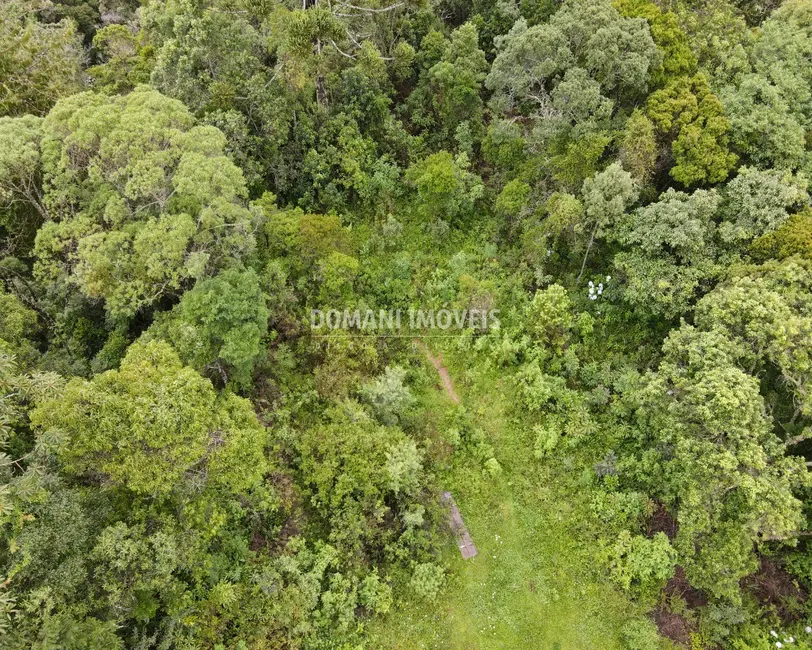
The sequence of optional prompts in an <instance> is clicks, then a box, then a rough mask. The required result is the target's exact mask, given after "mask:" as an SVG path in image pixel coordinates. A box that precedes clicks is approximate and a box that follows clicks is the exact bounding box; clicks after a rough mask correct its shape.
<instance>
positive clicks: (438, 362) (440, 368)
mask: <svg viewBox="0 0 812 650" xmlns="http://www.w3.org/2000/svg"><path fill="white" fill-rule="evenodd" d="M414 342H415V343H416V344H417V346H418V347H419V348H420V349H421V350H423V354H425V355H426V358H427V359H428V360H429V361H431V365H433V366H434V369H435V370H436V371H437V374H438V375H440V383H441V384H442V386H443V388H444V389H445V392H446V394H447V395H448V396H449V397H450V398H451V401H452V402H454V404H459V403H460V398H459V397H458V396H457V393H456V392H455V391H454V384H453V383H452V381H451V375H449V374H448V368H446V367H445V365H444V364H443V357H442V355H437V356H434V355H433V354H432V353H431V350H429V347H428V346H427V345H426V344H425V343H424V342H423V341H421V340H420V339H415V340H414Z"/></svg>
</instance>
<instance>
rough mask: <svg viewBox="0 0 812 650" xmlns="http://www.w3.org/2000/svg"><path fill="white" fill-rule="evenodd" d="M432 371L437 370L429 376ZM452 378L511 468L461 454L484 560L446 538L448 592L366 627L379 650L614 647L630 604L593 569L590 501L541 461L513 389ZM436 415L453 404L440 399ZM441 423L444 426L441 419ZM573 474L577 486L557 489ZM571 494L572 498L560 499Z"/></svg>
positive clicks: (453, 369) (403, 606)
mask: <svg viewBox="0 0 812 650" xmlns="http://www.w3.org/2000/svg"><path fill="white" fill-rule="evenodd" d="M432 371H433V369H432ZM449 371H450V375H451V377H452V379H453V380H454V385H455V389H456V392H457V394H458V395H459V396H460V399H461V401H462V403H463V405H464V406H465V407H466V408H468V410H469V411H471V412H472V413H473V414H474V418H475V420H476V423H477V425H478V426H480V427H482V428H483V429H484V430H485V432H486V435H487V436H488V439H489V442H490V443H491V444H492V445H493V446H494V448H495V456H496V458H497V460H498V461H499V463H500V464H501V465H502V467H503V472H502V474H501V475H499V476H497V477H495V478H494V477H490V476H485V475H483V472H482V470H481V468H480V466H479V465H478V463H477V461H476V460H475V459H474V458H473V457H472V456H471V455H470V454H465V453H459V452H458V453H455V454H454V455H453V456H452V457H451V459H450V464H449V466H448V467H447V468H446V469H444V470H441V473H440V475H439V481H440V484H441V485H442V486H443V487H444V488H445V489H448V490H451V491H452V493H453V494H454V497H455V499H456V501H457V504H458V505H459V507H460V511H461V512H462V515H463V517H464V518H465V523H466V524H467V526H468V529H469V531H470V533H471V536H472V538H473V540H474V543H475V544H476V546H477V548H478V550H479V555H478V556H477V557H476V558H474V559H471V560H463V559H462V558H461V556H460V554H459V552H458V551H457V548H456V546H455V544H454V541H453V538H452V537H451V536H449V539H448V544H447V550H446V552H445V558H444V559H445V560H446V563H447V566H449V568H450V575H449V579H448V584H447V587H446V588H445V590H444V591H443V592H442V594H441V595H440V597H439V598H438V599H437V601H436V602H435V603H432V604H431V605H426V604H423V603H417V602H405V603H399V604H398V605H397V606H396V607H395V608H393V612H392V613H391V614H390V615H389V616H387V617H386V618H384V619H382V620H378V621H376V622H375V623H374V624H373V625H372V626H371V628H370V629H369V638H370V644H369V647H370V648H376V649H377V648H381V649H384V648H388V649H393V650H394V649H398V650H405V649H407V648H408V649H412V648H438V649H443V650H454V649H460V650H462V649H465V650H486V649H497V648H499V649H505V650H507V649H510V650H535V649H539V650H587V649H590V650H591V649H596V650H612V649H614V648H619V647H620V645H619V640H618V637H619V628H620V626H621V625H622V624H623V623H624V622H625V621H626V620H627V619H628V618H629V617H631V616H633V615H634V614H635V611H634V608H633V606H632V605H631V604H630V603H629V602H628V601H627V600H626V599H625V598H624V597H623V595H622V594H620V593H619V592H618V591H616V590H615V589H614V588H613V587H612V586H611V585H610V584H608V583H607V582H606V580H605V578H604V577H603V576H602V574H601V573H600V571H599V570H598V569H597V568H596V567H595V566H594V559H593V555H592V553H591V551H590V547H591V541H590V540H589V539H583V535H579V530H580V529H581V526H580V522H581V521H582V520H583V509H584V507H585V504H584V503H582V502H574V501H573V499H579V498H583V499H586V498H587V497H585V496H583V497H579V492H578V491H577V489H575V488H573V482H574V481H575V479H573V478H571V477H565V470H564V469H563V468H551V467H545V466H543V465H542V464H541V463H539V461H537V460H536V459H535V458H534V457H533V453H532V443H533V440H532V437H533V434H532V431H524V430H523V427H522V426H521V425H519V423H517V422H515V421H511V419H510V417H509V410H508V404H509V399H510V398H509V392H510V389H509V386H507V385H506V383H507V382H505V381H503V380H500V378H499V377H497V376H487V377H480V378H479V379H478V380H476V379H472V378H471V377H470V376H468V375H466V373H465V371H464V370H463V368H462V367H461V366H460V365H458V364H454V363H453V358H452V359H451V363H450V364H449ZM426 401H427V402H429V403H430V408H432V409H437V410H443V409H446V410H447V409H449V408H451V407H452V404H451V401H450V400H449V399H448V398H447V396H445V395H444V394H442V393H440V392H439V391H438V392H436V393H435V394H434V395H428V396H426ZM441 419H442V417H441V418H440V420H441ZM562 478H566V481H567V483H568V486H569V487H568V488H567V489H565V488H564V487H563V486H562V485H561V484H560V483H561V480H562ZM565 493H566V497H564V496H563V495H564V494H565Z"/></svg>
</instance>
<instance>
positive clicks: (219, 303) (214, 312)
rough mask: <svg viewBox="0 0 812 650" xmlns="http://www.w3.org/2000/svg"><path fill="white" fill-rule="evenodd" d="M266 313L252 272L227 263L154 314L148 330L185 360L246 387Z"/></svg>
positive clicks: (265, 329) (265, 327) (264, 330)
mask: <svg viewBox="0 0 812 650" xmlns="http://www.w3.org/2000/svg"><path fill="white" fill-rule="evenodd" d="M268 317H269V312H268V308H267V307H266V305H265V294H264V293H263V291H262V289H261V288H260V284H259V279H258V278H257V275H256V273H254V272H253V271H252V270H247V271H240V270H238V269H228V270H226V271H223V272H222V273H220V274H219V275H217V276H215V277H213V278H207V279H204V280H201V281H200V282H198V284H196V285H195V287H194V288H193V289H191V290H190V291H187V292H186V293H185V294H183V297H182V298H181V301H180V302H179V303H178V304H177V305H175V307H174V308H173V309H172V311H171V312H167V313H164V314H159V315H158V317H157V318H156V320H155V323H154V324H153V325H152V327H151V328H150V330H149V334H150V336H151V337H154V338H161V339H164V340H166V341H168V342H169V343H171V344H172V347H173V348H175V350H176V351H177V352H178V355H179V356H180V358H181V359H182V360H183V362H184V363H185V364H188V365H190V366H192V367H193V368H196V369H197V370H200V371H203V372H204V373H210V374H212V375H213V376H214V377H216V378H217V380H222V382H223V383H224V384H225V383H229V382H233V383H234V385H236V386H239V387H247V386H248V385H249V384H250V381H251V372H252V370H253V368H254V364H255V363H256V361H257V359H258V358H259V356H260V354H261V353H262V342H263V338H264V337H265V335H266V334H267V332H268Z"/></svg>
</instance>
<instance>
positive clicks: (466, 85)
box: [409, 23, 488, 146]
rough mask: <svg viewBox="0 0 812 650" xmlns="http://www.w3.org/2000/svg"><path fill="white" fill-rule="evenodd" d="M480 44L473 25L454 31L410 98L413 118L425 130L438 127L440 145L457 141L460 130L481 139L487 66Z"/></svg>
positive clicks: (437, 137) (463, 26)
mask: <svg viewBox="0 0 812 650" xmlns="http://www.w3.org/2000/svg"><path fill="white" fill-rule="evenodd" d="M478 41H479V34H478V32H477V28H476V27H475V26H474V25H473V23H466V24H464V25H462V26H461V27H458V28H457V29H456V30H454V32H452V34H451V39H450V40H449V41H447V42H445V43H444V44H443V48H442V50H443V51H442V55H441V57H440V60H439V61H437V62H436V63H435V64H434V65H433V66H431V67H430V68H429V69H428V70H426V71H425V73H424V75H423V78H422V79H421V80H420V82H419V84H418V87H417V88H416V89H415V90H414V92H413V93H412V94H411V95H410V97H409V102H410V104H412V106H413V108H412V111H413V116H412V119H413V120H414V121H415V122H417V123H418V124H420V125H421V126H423V127H424V128H431V127H432V126H433V125H436V126H437V127H438V128H439V132H438V133H436V134H435V136H436V139H437V142H439V143H441V144H443V145H446V146H448V145H449V144H452V143H453V142H454V136H455V134H456V133H457V130H458V129H460V128H468V129H470V130H471V131H472V135H473V136H474V138H475V139H476V140H480V139H481V138H482V122H483V119H482V99H481V98H480V96H479V94H480V91H481V88H482V82H483V81H484V80H485V72H486V71H487V69H488V63H487V61H486V60H485V53H484V52H483V51H482V50H481V49H479V44H478ZM424 112H427V113H428V114H425V115H424V114H423V113H424Z"/></svg>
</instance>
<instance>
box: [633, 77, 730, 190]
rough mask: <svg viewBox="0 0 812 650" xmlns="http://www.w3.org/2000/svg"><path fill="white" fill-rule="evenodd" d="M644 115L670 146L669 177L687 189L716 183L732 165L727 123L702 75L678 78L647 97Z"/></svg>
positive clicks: (720, 106) (722, 108)
mask: <svg viewBox="0 0 812 650" xmlns="http://www.w3.org/2000/svg"><path fill="white" fill-rule="evenodd" d="M646 112H647V114H648V117H649V118H650V119H651V121H652V122H654V124H655V125H656V127H657V129H658V131H659V133H660V136H661V137H662V138H664V139H665V141H666V142H670V143H671V154H672V155H673V158H674V166H673V167H672V168H671V171H670V172H669V173H670V175H671V177H672V178H673V179H674V180H676V181H678V182H680V183H682V184H683V185H685V186H686V187H690V186H693V185H699V184H703V183H718V182H720V181H723V180H725V178H727V175H728V173H729V172H730V170H731V169H732V168H733V167H734V165H735V164H736V160H737V158H736V155H735V154H733V153H731V152H730V151H729V150H728V143H729V140H730V122H729V121H728V119H727V117H725V113H724V107H723V106H722V102H720V101H719V98H718V97H716V95H714V94H713V93H712V92H711V90H710V87H709V86H708V81H707V79H706V78H705V76H704V75H702V74H701V73H700V74H697V75H695V76H694V77H680V78H678V79H675V80H674V81H672V82H671V83H669V84H668V85H667V86H666V87H665V88H663V89H662V90H658V91H656V92H654V93H652V94H651V96H650V97H649V99H648V104H647V109H646Z"/></svg>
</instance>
